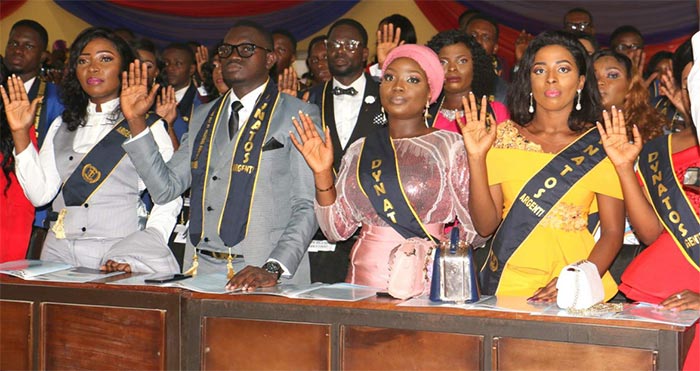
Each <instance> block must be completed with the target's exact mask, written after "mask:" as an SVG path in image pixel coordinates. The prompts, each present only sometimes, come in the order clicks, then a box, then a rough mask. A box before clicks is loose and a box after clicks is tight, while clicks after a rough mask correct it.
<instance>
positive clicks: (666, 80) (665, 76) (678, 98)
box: [659, 67, 687, 117]
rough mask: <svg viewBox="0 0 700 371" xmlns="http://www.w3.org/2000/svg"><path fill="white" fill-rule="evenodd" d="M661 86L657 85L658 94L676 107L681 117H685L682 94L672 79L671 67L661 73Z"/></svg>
mask: <svg viewBox="0 0 700 371" xmlns="http://www.w3.org/2000/svg"><path fill="white" fill-rule="evenodd" d="M659 80H661V84H659V94H661V95H663V96H665V97H666V98H668V100H669V101H670V102H671V104H673V106H674V107H676V110H678V111H679V112H680V113H681V114H683V116H684V117H685V116H687V112H686V110H685V104H684V103H683V94H682V91H681V89H679V88H678V86H677V85H676V80H675V79H674V78H673V67H671V68H669V69H667V70H665V71H664V72H663V73H661V77H660V78H659Z"/></svg>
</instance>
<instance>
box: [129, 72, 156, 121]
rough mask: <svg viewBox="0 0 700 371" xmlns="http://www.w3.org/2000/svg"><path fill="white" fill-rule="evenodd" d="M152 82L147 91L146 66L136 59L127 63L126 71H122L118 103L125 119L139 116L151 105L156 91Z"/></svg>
mask: <svg viewBox="0 0 700 371" xmlns="http://www.w3.org/2000/svg"><path fill="white" fill-rule="evenodd" d="M158 87H159V85H158V84H153V87H151V91H150V92H149V91H148V67H147V66H146V65H145V64H141V62H140V61H139V60H138V59H137V60H135V61H133V62H132V63H131V64H130V65H129V71H128V73H127V72H126V71H124V72H123V73H122V92H121V94H120V96H119V104H120V106H121V110H122V113H123V114H124V117H126V119H127V120H128V119H131V118H136V117H141V116H144V115H145V114H146V112H148V110H149V109H150V108H151V107H152V106H153V102H154V100H155V97H156V92H157V91H158Z"/></svg>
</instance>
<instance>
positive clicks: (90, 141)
mask: <svg viewBox="0 0 700 371" xmlns="http://www.w3.org/2000/svg"><path fill="white" fill-rule="evenodd" d="M118 105H119V98H116V99H114V100H111V101H109V102H106V103H104V104H102V107H101V108H102V112H97V111H96V105H95V104H94V103H91V102H89V103H88V107H87V117H86V120H87V122H86V124H85V126H84V127H79V128H78V129H77V133H76V134H75V141H74V142H73V150H75V151H76V152H77V153H85V154H86V153H88V152H89V151H90V150H91V149H92V147H93V146H95V144H97V143H98V142H99V141H100V140H102V138H104V137H105V136H106V135H107V134H108V133H109V132H110V131H111V130H112V128H113V127H114V125H115V124H116V122H113V121H112V120H110V118H111V116H112V111H113V110H114V109H115V108H116V107H117V106H118ZM61 125H63V120H62V119H61V117H60V116H59V117H57V118H56V120H54V122H53V123H52V124H51V126H50V127H49V130H48V132H47V133H46V139H45V140H44V145H43V146H42V147H41V152H39V153H37V150H36V148H34V146H32V145H30V146H27V148H26V149H25V150H24V151H22V152H21V153H15V172H16V175H17V179H18V181H19V183H20V185H21V186H22V189H23V190H24V194H25V196H27V198H28V199H29V201H30V202H31V203H32V204H33V205H34V206H37V207H38V206H43V205H46V204H48V203H49V202H51V201H52V200H53V199H54V197H56V195H57V194H58V192H59V190H60V188H61V184H62V182H61V177H60V175H59V173H58V168H57V167H56V159H55V156H54V146H53V138H54V137H55V136H56V132H57V131H58V129H59V128H60V127H61ZM153 137H154V138H155V140H156V143H157V144H158V149H159V152H160V154H161V156H163V159H164V160H165V161H167V160H169V159H170V157H172V155H173V152H174V149H173V144H172V142H171V141H170V137H169V136H168V132H167V131H165V126H164V125H162V124H155V125H153ZM138 189H139V191H143V190H145V189H146V186H145V185H144V184H143V181H141V179H139V183H138ZM181 206H182V200H181V199H180V198H177V199H176V200H174V201H171V202H168V203H167V204H165V205H154V207H153V210H152V211H151V215H150V217H149V218H148V222H147V224H146V227H147V228H151V227H152V228H157V229H158V231H159V232H160V233H162V235H163V238H164V240H165V241H168V239H169V238H170V232H171V231H172V227H173V225H174V221H175V219H176V218H177V215H178V213H179V211H180V208H181Z"/></svg>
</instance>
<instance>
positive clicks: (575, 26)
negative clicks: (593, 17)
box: [564, 22, 591, 32]
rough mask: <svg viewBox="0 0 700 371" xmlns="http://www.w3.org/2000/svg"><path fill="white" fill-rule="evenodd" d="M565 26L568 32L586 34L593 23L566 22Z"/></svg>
mask: <svg viewBox="0 0 700 371" xmlns="http://www.w3.org/2000/svg"><path fill="white" fill-rule="evenodd" d="M564 26H565V28H566V29H567V30H571V31H579V32H584V31H586V29H588V28H590V26H591V22H566V23H565V24H564Z"/></svg>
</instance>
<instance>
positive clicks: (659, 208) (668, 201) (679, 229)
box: [639, 135, 700, 270]
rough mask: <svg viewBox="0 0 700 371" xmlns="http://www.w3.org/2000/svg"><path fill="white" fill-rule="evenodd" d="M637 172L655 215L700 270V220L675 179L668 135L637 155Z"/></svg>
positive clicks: (684, 253)
mask: <svg viewBox="0 0 700 371" xmlns="http://www.w3.org/2000/svg"><path fill="white" fill-rule="evenodd" d="M639 172H640V173H641V175H642V176H641V178H642V182H643V183H644V186H645V187H646V190H647V193H648V194H649V198H650V199H651V205H652V206H653V207H654V211H655V212H656V215H657V217H658V218H659V220H660V221H661V223H662V224H663V225H664V228H666V231H668V234H670V235H671V237H672V238H673V240H674V241H675V242H676V246H678V249H680V250H681V253H683V256H685V258H686V259H687V260H688V262H689V263H690V264H691V265H692V266H693V267H695V269H697V270H700V267H699V266H700V219H698V215H697V214H696V213H695V209H694V208H693V205H692V204H691V203H690V200H688V197H687V196H686V195H685V192H683V186H682V185H681V183H680V182H679V181H678V178H676V172H675V170H674V169H673V160H672V159H671V136H670V135H667V136H663V137H658V138H656V139H654V140H652V141H650V142H649V143H647V144H646V145H645V146H644V148H643V149H642V153H640V155H639Z"/></svg>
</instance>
